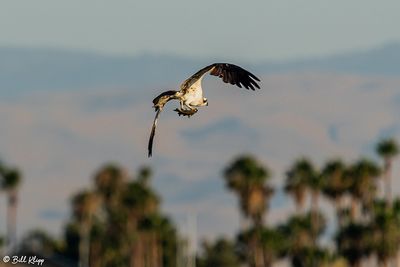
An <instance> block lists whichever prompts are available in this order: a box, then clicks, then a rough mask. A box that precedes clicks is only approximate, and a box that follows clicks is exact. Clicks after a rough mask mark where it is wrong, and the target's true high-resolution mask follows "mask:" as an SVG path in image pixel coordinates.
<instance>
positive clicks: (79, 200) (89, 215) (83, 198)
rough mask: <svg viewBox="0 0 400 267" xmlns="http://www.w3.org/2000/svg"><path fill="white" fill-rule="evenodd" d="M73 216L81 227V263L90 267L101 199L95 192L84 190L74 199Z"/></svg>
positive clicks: (83, 266)
mask: <svg viewBox="0 0 400 267" xmlns="http://www.w3.org/2000/svg"><path fill="white" fill-rule="evenodd" d="M72 206H73V214H74V217H75V219H76V221H77V222H78V225H79V263H80V266H81V267H89V264H90V262H89V259H90V258H89V256H90V233H91V229H92V222H93V217H94V215H95V213H96V210H97V209H98V207H99V197H98V195H97V194H96V193H95V192H92V191H88V190H83V191H81V192H78V193H77V194H76V195H74V197H73V199H72Z"/></svg>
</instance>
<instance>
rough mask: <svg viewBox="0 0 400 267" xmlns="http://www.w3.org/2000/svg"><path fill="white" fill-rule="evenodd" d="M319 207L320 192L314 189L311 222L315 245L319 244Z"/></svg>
mask: <svg viewBox="0 0 400 267" xmlns="http://www.w3.org/2000/svg"><path fill="white" fill-rule="evenodd" d="M318 208H319V192H318V191H317V190H313V191H312V192H311V223H312V226H311V228H312V239H313V244H314V246H316V245H317V236H318V233H317V232H318V226H319V221H318Z"/></svg>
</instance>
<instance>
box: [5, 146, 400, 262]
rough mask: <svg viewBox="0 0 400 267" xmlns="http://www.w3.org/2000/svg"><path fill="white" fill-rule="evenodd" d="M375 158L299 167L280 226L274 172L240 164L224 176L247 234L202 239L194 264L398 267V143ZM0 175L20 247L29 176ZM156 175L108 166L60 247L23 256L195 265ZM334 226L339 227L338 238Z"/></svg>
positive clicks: (75, 201) (24, 246) (38, 240)
mask: <svg viewBox="0 0 400 267" xmlns="http://www.w3.org/2000/svg"><path fill="white" fill-rule="evenodd" d="M376 152H377V155H379V157H380V159H381V160H380V161H379V162H378V161H374V160H371V159H367V158H364V157H363V158H360V159H358V160H355V161H353V162H345V161H343V160H341V159H339V158H337V159H332V160H329V161H326V162H325V163H324V164H322V166H319V167H318V166H316V165H315V164H314V163H313V161H312V160H311V158H309V157H301V158H298V159H297V160H295V161H294V162H292V164H291V165H290V166H289V168H288V169H287V170H286V172H285V181H284V185H283V188H282V190H283V191H284V192H285V193H286V194H287V196H289V197H290V198H291V199H292V200H293V202H294V206H295V212H294V213H293V214H291V215H289V216H288V218H287V219H286V220H285V221H284V222H283V223H279V224H277V225H272V224H271V223H270V222H269V216H268V210H269V207H270V200H271V198H272V196H273V195H274V194H275V193H276V192H277V191H278V190H280V188H273V187H272V186H271V183H270V180H271V176H272V175H271V170H270V169H269V167H267V165H265V164H263V163H261V162H260V161H259V160H258V159H257V158H256V157H254V156H251V155H240V156H238V157H237V158H235V159H234V160H233V161H232V162H230V163H228V164H227V166H226V168H224V172H223V177H222V178H223V179H224V181H225V185H226V188H227V190H229V191H230V192H232V193H233V194H234V195H235V196H236V197H237V200H238V201H237V203H238V208H239V209H238V210H239V212H240V214H241V217H242V220H241V229H240V230H238V233H237V234H236V236H235V237H231V238H226V237H225V238H223V237H220V238H216V239H215V240H213V241H204V242H203V244H202V249H201V251H200V252H199V253H198V255H197V257H196V262H195V263H196V266H198V267H241V266H248V267H268V266H273V265H274V264H275V263H276V262H278V261H280V260H287V261H289V262H290V264H291V265H292V266H294V267H302V266H304V267H323V266H336V267H338V266H353V267H360V266H363V264H364V263H371V262H374V263H376V265H379V266H384V267H388V266H397V265H393V264H397V258H398V257H399V251H400V200H399V199H397V198H394V197H393V193H392V168H393V159H394V158H395V157H396V156H397V154H398V152H399V148H398V145H397V143H396V141H395V140H394V139H384V140H382V141H380V142H379V143H378V144H377V145H376ZM0 174H1V177H2V188H3V189H4V190H5V192H7V195H8V207H9V208H8V209H7V214H8V216H7V218H8V221H9V223H8V224H7V225H8V227H7V229H8V234H7V237H6V238H5V240H6V243H8V244H12V243H13V242H15V225H16V221H15V218H16V217H15V214H16V203H17V188H18V184H19V181H20V180H21V178H20V177H21V175H20V172H19V171H18V170H17V169H16V168H10V167H5V165H4V164H3V165H2V167H1V168H0ZM151 176H152V171H151V169H150V168H148V167H142V168H140V169H139V170H138V172H137V173H136V174H134V175H131V174H129V173H128V172H126V171H125V170H124V168H122V167H121V166H118V165H117V164H108V165H105V166H102V167H101V168H100V169H99V170H98V171H97V172H96V173H95V175H94V176H93V179H92V181H93V182H92V185H91V187H90V188H89V189H85V190H81V191H79V192H76V193H75V194H74V195H73V196H72V198H71V217H70V219H69V221H68V222H67V224H66V226H65V229H64V236H63V238H62V240H58V239H55V238H53V237H52V236H50V235H49V234H47V233H46V232H45V231H42V230H35V231H32V232H30V233H28V234H27V235H26V236H25V237H24V238H23V239H22V241H21V242H20V244H19V246H18V248H19V250H20V251H34V252H36V253H41V254H42V255H48V256H49V257H50V256H52V255H59V256H61V257H63V258H65V259H69V260H71V262H74V263H79V266H81V267H87V266H91V267H92V266H93V267H103V266H104V267H105V266H107V267H109V266H111V267H112V266H115V267H119V266H121V267H122V266H131V267H176V266H177V267H186V266H189V267H192V266H194V265H195V263H194V262H193V261H192V260H191V257H192V256H193V255H188V253H189V252H188V249H187V247H188V240H187V239H185V238H184V237H183V236H182V235H180V234H179V231H178V229H177V228H176V226H175V225H174V223H173V221H172V220H171V219H170V218H169V217H168V216H167V215H166V214H165V213H164V212H163V211H162V210H161V207H160V204H161V198H160V196H159V194H158V193H157V192H156V191H155V190H154V189H153V188H152V186H151ZM6 177H8V178H6ZM16 177H18V178H16ZM6 180H8V182H6ZM321 199H324V200H325V203H327V202H328V203H329V205H331V207H332V209H333V210H334V214H333V215H332V214H326V212H323V210H322V209H321ZM307 201H309V202H308V203H307ZM325 205H326V204H325ZM327 215H330V217H333V218H334V219H333V220H332V219H331V220H328V216H327ZM328 226H329V227H331V228H334V229H335V233H334V234H333V235H332V234H330V235H329V234H328V233H327V231H326V230H327V227H328ZM327 239H329V241H328V242H327V241H326V240H327ZM324 240H325V241H324Z"/></svg>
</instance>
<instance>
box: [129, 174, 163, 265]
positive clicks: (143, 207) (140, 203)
mask: <svg viewBox="0 0 400 267" xmlns="http://www.w3.org/2000/svg"><path fill="white" fill-rule="evenodd" d="M159 202H160V200H159V197H158V196H157V195H156V194H155V192H154V191H153V190H151V188H150V187H149V184H148V179H145V180H143V179H139V180H137V181H131V182H129V183H127V184H126V186H125V190H124V191H123V195H122V204H123V207H124V209H125V213H126V214H127V222H126V229H127V234H128V240H129V241H128V242H129V246H130V250H131V260H130V266H136V267H142V266H150V267H155V266H157V265H156V263H155V261H157V262H158V263H159V262H160V258H161V257H159V256H157V257H152V256H151V255H152V254H151V251H153V252H154V251H157V252H155V253H153V254H158V253H161V251H160V249H159V248H158V247H157V246H158V244H157V237H154V235H153V236H152V235H151V234H149V232H148V231H147V233H145V232H146V231H140V230H144V229H146V227H145V228H142V229H140V224H141V223H143V220H145V219H146V218H147V216H150V215H153V214H155V213H156V212H157V210H158V204H159ZM150 222H151V223H150ZM152 223H154V221H147V226H149V225H150V226H152ZM144 225H145V226H146V224H144ZM142 226H143V224H142ZM146 244H147V245H146ZM149 248H150V249H149Z"/></svg>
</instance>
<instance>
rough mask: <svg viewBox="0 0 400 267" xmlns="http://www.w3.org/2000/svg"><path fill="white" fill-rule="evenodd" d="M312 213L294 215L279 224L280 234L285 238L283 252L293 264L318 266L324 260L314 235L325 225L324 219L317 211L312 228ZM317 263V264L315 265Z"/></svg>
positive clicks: (318, 234) (321, 230)
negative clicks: (316, 220)
mask: <svg viewBox="0 0 400 267" xmlns="http://www.w3.org/2000/svg"><path fill="white" fill-rule="evenodd" d="M314 216H315V215H314V214H313V213H312V212H310V213H307V214H302V215H295V216H292V217H290V218H289V219H288V221H287V222H286V223H285V224H283V225H280V226H279V231H280V232H281V233H282V234H281V235H282V236H283V237H284V238H285V240H284V242H286V243H287V244H286V249H285V250H286V251H285V254H286V255H287V256H289V257H290V259H291V261H292V265H293V266H320V265H319V263H321V262H322V261H323V260H324V257H322V256H323V255H325V253H322V252H323V251H325V250H324V249H321V248H319V247H317V246H316V243H315V239H316V236H317V237H318V236H320V235H321V234H322V233H323V232H324V230H325V227H326V220H325V218H324V217H323V216H322V214H320V213H318V214H317V216H318V221H319V223H318V225H317V227H318V228H317V229H313V220H314ZM316 264H317V265H316Z"/></svg>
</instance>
